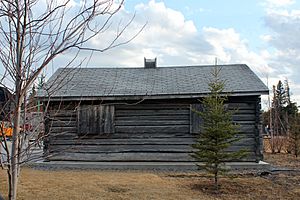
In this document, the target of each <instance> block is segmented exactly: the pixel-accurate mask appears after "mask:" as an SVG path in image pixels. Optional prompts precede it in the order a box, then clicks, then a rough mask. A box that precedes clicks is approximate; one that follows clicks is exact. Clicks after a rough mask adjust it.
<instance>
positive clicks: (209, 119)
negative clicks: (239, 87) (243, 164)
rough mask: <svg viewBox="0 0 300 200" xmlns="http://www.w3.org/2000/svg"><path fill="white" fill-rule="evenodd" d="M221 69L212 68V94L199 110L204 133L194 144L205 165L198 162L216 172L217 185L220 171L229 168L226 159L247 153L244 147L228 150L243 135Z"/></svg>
mask: <svg viewBox="0 0 300 200" xmlns="http://www.w3.org/2000/svg"><path fill="white" fill-rule="evenodd" d="M220 71H221V69H220V68H218V67H216V68H215V69H214V70H213V72H212V77H213V80H212V81H211V82H210V83H208V86H209V90H210V94H209V95H208V96H207V97H205V98H204V99H203V100H202V104H203V111H202V112H197V113H198V114H199V115H200V116H201V117H202V119H203V124H202V127H201V129H202V130H201V133H199V135H198V138H197V141H196V143H195V144H193V145H192V147H193V148H194V149H195V152H194V153H193V154H192V157H193V158H195V159H196V160H197V161H199V162H202V163H203V164H204V165H198V166H199V169H204V170H206V171H207V172H209V173H211V174H213V175H214V186H215V189H216V191H218V188H219V185H218V184H219V182H218V180H219V175H220V174H222V173H224V172H226V171H227V170H228V169H226V167H225V162H226V161H233V160H236V159H239V158H242V157H244V156H246V153H245V151H244V150H240V151H236V152H229V151H227V149H228V147H230V146H231V145H232V144H233V143H234V142H236V141H238V140H239V138H237V137H235V136H236V134H237V133H238V126H237V125H234V124H233V122H232V114H233V113H232V112H231V111H229V110H228V109H227V108H226V106H225V101H226V100H227V97H226V95H224V92H223V91H224V86H225V82H224V81H222V80H221V79H220V77H219V76H220Z"/></svg>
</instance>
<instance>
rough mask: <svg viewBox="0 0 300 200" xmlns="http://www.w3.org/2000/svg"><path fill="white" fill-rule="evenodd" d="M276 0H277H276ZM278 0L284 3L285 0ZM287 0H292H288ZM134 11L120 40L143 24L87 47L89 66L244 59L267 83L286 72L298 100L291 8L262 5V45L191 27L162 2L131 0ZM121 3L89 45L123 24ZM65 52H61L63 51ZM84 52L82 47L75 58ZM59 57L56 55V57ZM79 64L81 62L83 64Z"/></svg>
mask: <svg viewBox="0 0 300 200" xmlns="http://www.w3.org/2000/svg"><path fill="white" fill-rule="evenodd" d="M278 2H279V1H278ZM278 2H277V4H278V5H279V4H281V5H288V3H287V1H286V3H285V4H283V3H282V2H283V1H280V2H281V3H278ZM289 2H292V1H289ZM135 12H136V17H135V19H134V20H133V22H132V24H131V25H130V26H129V27H128V28H127V29H126V31H125V32H124V34H123V35H122V37H121V38H120V41H126V39H128V38H130V37H131V36H132V35H134V34H135V33H137V32H138V31H139V30H140V28H141V27H142V26H143V25H144V24H145V23H147V25H146V27H145V29H144V30H143V31H142V32H141V33H140V34H139V35H138V36H137V37H136V38H135V39H134V40H133V41H131V42H130V43H129V44H126V45H123V46H120V47H117V48H114V49H111V50H108V51H106V52H103V53H96V52H95V53H93V55H92V57H91V59H89V62H88V63H87V64H86V65H87V66H93V67H95V66H96V67H110V66H111V67H141V66H143V59H144V57H148V58H153V57H157V58H158V66H166V65H168V66H172V65H201V64H214V59H215V57H217V58H218V60H219V64H231V63H245V64H247V65H248V66H249V67H250V68H251V69H252V70H253V71H254V72H255V73H256V74H257V75H258V76H259V77H260V78H261V79H262V80H263V81H264V83H267V77H268V80H269V86H271V85H272V84H277V82H278V80H279V79H281V80H283V79H285V78H288V80H289V81H290V83H291V84H290V85H291V90H292V92H293V93H294V96H293V97H292V98H294V99H295V98H296V100H298V102H300V95H299V94H300V88H299V87H294V86H297V85H298V84H300V80H299V77H300V70H298V69H297V67H298V66H300V57H299V55H300V43H299V41H298V40H297V37H298V35H300V33H299V31H300V29H299V28H298V27H300V24H299V23H300V22H299V21H300V20H299V13H300V12H298V11H297V10H294V11H286V10H282V9H281V10H278V9H273V10H271V9H266V16H265V26H266V27H268V29H269V31H270V32H268V33H266V34H263V35H261V36H260V39H262V40H263V41H264V44H266V45H268V47H267V48H265V49H261V50H258V51H253V50H250V48H249V46H248V43H249V41H248V40H246V39H245V38H243V37H242V36H241V35H240V34H239V33H238V32H237V31H236V30H235V29H234V28H231V27H228V28H222V29H220V28H217V27H212V26H210V27H196V26H195V24H194V22H193V21H191V20H187V19H186V18H185V16H184V15H183V14H182V13H181V12H179V11H176V10H173V9H170V8H168V7H167V6H166V5H165V4H164V3H163V2H156V1H154V0H151V1H149V2H148V3H147V4H143V3H141V4H138V5H136V6H135ZM132 15H133V14H132V13H130V12H129V11H127V10H126V9H125V8H124V9H122V10H121V11H120V12H119V13H118V15H116V18H115V21H113V23H112V25H111V27H110V28H109V29H108V30H107V31H106V32H105V33H104V34H102V35H101V36H99V37H95V38H94V39H93V40H92V41H90V43H89V45H91V46H92V47H95V48H101V47H103V46H106V45H107V44H109V41H111V40H112V39H113V38H114V37H115V35H116V30H117V28H118V26H119V25H120V26H121V27H124V25H126V22H128V20H130V18H131V17H132ZM269 47H270V48H271V49H269ZM65 56H66V55H65ZM88 56H90V53H87V52H82V53H81V54H80V59H83V58H84V57H88ZM62 59H63V57H61V58H60V60H62ZM84 66H85V65H84Z"/></svg>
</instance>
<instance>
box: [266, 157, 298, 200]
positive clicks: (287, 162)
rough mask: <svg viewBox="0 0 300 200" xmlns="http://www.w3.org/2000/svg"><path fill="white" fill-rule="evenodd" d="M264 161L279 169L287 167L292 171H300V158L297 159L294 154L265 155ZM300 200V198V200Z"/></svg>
mask: <svg viewBox="0 0 300 200" xmlns="http://www.w3.org/2000/svg"><path fill="white" fill-rule="evenodd" d="M264 160H265V161H266V162H269V163H272V164H273V165H275V166H279V167H287V168H291V169H299V170H300V157H298V158H296V157H295V156H294V155H292V154H287V153H280V154H279V153H277V154H271V153H265V154H264ZM299 199H300V198H299Z"/></svg>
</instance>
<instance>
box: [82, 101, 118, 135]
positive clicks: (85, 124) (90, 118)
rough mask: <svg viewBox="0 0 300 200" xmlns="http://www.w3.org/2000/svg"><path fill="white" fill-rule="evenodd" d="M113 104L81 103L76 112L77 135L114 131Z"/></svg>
mask: <svg viewBox="0 0 300 200" xmlns="http://www.w3.org/2000/svg"><path fill="white" fill-rule="evenodd" d="M114 112H115V107H114V106H113V105H81V106H80V107H79V108H78V113H77V131H78V134H79V135H100V134H111V133H114V132H115V128H114V127H115V126H114Z"/></svg>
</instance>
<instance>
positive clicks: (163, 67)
mask: <svg viewBox="0 0 300 200" xmlns="http://www.w3.org/2000/svg"><path fill="white" fill-rule="evenodd" d="M215 66H217V67H234V66H247V67H248V65H247V64H222V65H170V66H158V67H157V68H153V69H165V68H185V67H201V68H202V67H215ZM58 69H59V70H64V69H65V70H71V69H145V68H144V67H128V66H126V67H122V66H121V67H77V68H70V67H68V68H63V67H59V68H58ZM147 70H149V69H147Z"/></svg>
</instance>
